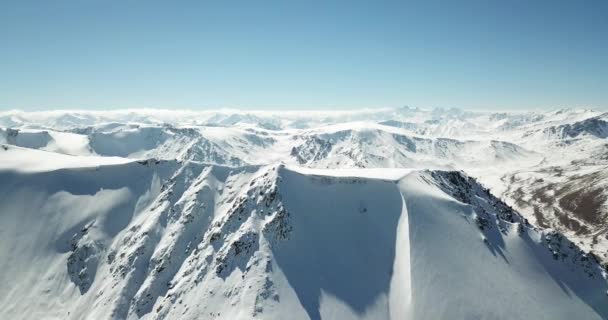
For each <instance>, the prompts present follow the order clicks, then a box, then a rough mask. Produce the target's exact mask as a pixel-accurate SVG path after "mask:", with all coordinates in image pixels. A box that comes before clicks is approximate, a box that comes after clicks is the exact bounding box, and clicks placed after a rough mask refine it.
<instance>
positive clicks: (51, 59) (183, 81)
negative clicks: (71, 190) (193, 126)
mask: <svg viewBox="0 0 608 320" xmlns="http://www.w3.org/2000/svg"><path fill="white" fill-rule="evenodd" d="M402 105H411V106H419V107H435V106H441V107H461V108H472V109H481V108H485V107H488V108H490V107H491V108H496V109H519V110H522V109H523V110H525V109H531V108H557V107H568V106H574V107H577V106H578V107H581V106H589V107H594V108H596V109H608V1H606V0H589V1H587V0H569V1H561V0H554V1H548V0H547V1H545V0H502V1H493V0H479V1H456V0H454V1H415V2H414V1H406V0H402V1H316V0H314V1H287V0H283V1H263V0H259V1H202V0H200V1H169V0H167V1H134V0H121V1H102V0H77V1H62V0H53V1H44V0H42V1H29V0H15V1H13V0H0V109H25V110H40V109H54V108H95V109H100V108H124V107H177V108H215V107H235V108H250V109H251V108H253V109H282V108H311V109H323V108H349V107H376V106H378V107H392V106H402Z"/></svg>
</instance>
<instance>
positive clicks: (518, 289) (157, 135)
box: [0, 108, 608, 319]
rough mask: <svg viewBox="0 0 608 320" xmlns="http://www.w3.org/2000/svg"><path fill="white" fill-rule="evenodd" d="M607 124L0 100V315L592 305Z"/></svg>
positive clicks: (580, 312) (332, 312) (561, 312)
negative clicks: (25, 104)
mask: <svg viewBox="0 0 608 320" xmlns="http://www.w3.org/2000/svg"><path fill="white" fill-rule="evenodd" d="M607 121H608V116H606V115H604V114H601V113H598V112H594V111H588V110H560V111H556V112H547V113H522V114H510V113H500V114H498V113H471V112H463V111H459V110H420V109H414V108H402V109H394V110H393V109H386V110H364V111H352V112H333V113H330V112H328V113H309V115H302V114H300V113H270V112H251V113H245V112H236V111H221V112H189V111H178V112H173V111H172V112H169V111H157V110H129V111H109V112H90V111H89V112H85V111H83V112H76V111H69V112H68V111H66V112H62V111H57V112H37V113H25V112H18V111H11V112H4V113H0V270H2V271H0V283H2V285H1V286H0V310H2V311H1V316H0V318H2V319H4V318H6V319H141V318H143V319H216V318H217V319H606V318H608V296H607V289H608V286H607V282H606V267H605V263H606V262H607V261H608V256H607V255H606V254H607V247H608V246H607V244H608V238H607V235H608V229H607V227H606V220H607V219H608V209H607V202H608V193H607V192H606V190H605V185H606V181H608V179H607V178H608V177H607V176H606V175H607V173H606V172H608V171H607V170H606V166H607V165H608V143H606V138H607V137H608V124H607ZM482 183H483V185H482Z"/></svg>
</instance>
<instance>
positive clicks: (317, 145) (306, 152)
mask: <svg viewBox="0 0 608 320" xmlns="http://www.w3.org/2000/svg"><path fill="white" fill-rule="evenodd" d="M301 141H302V142H301V143H300V144H299V145H297V146H294V147H293V148H292V150H291V156H292V157H294V158H295V159H296V160H297V162H298V163H299V164H300V165H306V166H313V167H326V168H340V167H362V168H366V167H419V168H420V167H422V168H424V167H469V166H475V165H485V166H487V165H496V164H498V163H505V162H517V161H519V162H523V161H537V162H538V161H540V159H541V156H540V155H539V154H537V153H535V152H533V151H529V150H526V149H524V148H522V147H519V146H517V145H516V144H513V143H509V142H504V141H493V140H490V141H470V140H465V141H462V140H455V139H448V138H426V137H424V136H422V137H421V136H415V135H406V134H402V133H396V132H390V131H388V132H387V131H383V130H378V129H365V128H363V129H356V130H342V131H336V132H331V133H321V134H309V135H303V136H301Z"/></svg>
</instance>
